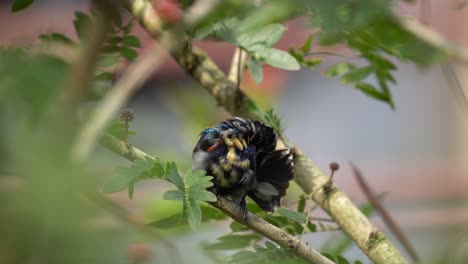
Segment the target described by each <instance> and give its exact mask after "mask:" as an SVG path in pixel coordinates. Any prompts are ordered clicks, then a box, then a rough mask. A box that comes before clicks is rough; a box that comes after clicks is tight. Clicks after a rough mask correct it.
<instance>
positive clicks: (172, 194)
mask: <svg viewBox="0 0 468 264" xmlns="http://www.w3.org/2000/svg"><path fill="white" fill-rule="evenodd" d="M163 198H164V199H165V200H172V201H183V200H184V199H185V193H184V191H182V190H169V191H167V192H165V193H164V194H163Z"/></svg>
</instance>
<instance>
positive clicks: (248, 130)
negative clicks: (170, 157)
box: [192, 117, 294, 217]
mask: <svg viewBox="0 0 468 264" xmlns="http://www.w3.org/2000/svg"><path fill="white" fill-rule="evenodd" d="M276 148H277V135H276V133H275V131H274V129H273V128H272V127H270V126H268V125H266V124H264V123H262V122H260V121H257V120H248V119H243V118H240V117H234V118H231V119H228V120H225V121H223V122H220V123H218V124H217V125H215V126H213V127H210V128H207V129H204V130H203V131H202V132H201V133H200V138H199V140H198V142H197V144H196V145H195V147H194V149H193V153H192V170H193V171H196V170H204V171H205V172H206V175H209V176H212V177H213V180H212V181H213V186H212V187H210V188H209V190H210V191H212V192H213V193H214V194H215V195H216V196H217V197H219V196H223V197H225V198H227V199H229V200H231V201H232V202H234V203H235V204H237V205H238V206H240V208H241V209H242V211H243V212H244V217H246V216H247V205H246V200H245V199H246V197H247V196H249V197H250V198H252V200H253V201H254V202H255V203H256V204H257V205H258V206H259V207H260V208H261V209H263V210H264V211H267V212H273V211H275V209H276V208H278V207H279V206H280V203H281V198H282V197H283V196H285V194H286V190H287V188H288V187H289V181H290V180H292V179H293V177H294V163H293V157H292V154H291V151H290V150H289V149H287V148H284V149H276Z"/></svg>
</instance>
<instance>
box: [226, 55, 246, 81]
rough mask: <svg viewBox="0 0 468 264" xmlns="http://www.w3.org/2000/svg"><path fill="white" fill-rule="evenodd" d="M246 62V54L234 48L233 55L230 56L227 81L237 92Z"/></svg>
mask: <svg viewBox="0 0 468 264" xmlns="http://www.w3.org/2000/svg"><path fill="white" fill-rule="evenodd" d="M246 61H247V53H246V52H243V51H242V49H240V48H236V50H235V52H234V55H232V61H231V67H230V69H229V74H228V79H229V80H230V81H231V82H233V83H235V84H236V85H237V89H238V90H239V87H240V83H241V81H242V72H243V70H244V68H245V63H246Z"/></svg>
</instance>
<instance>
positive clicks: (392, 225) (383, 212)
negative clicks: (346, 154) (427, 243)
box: [350, 162, 419, 262]
mask: <svg viewBox="0 0 468 264" xmlns="http://www.w3.org/2000/svg"><path fill="white" fill-rule="evenodd" d="M350 165H351V168H352V170H353V173H354V176H355V178H356V180H357V181H358V183H359V187H361V190H362V192H363V193H364V194H365V195H366V197H367V200H369V202H370V203H371V204H372V205H373V206H374V208H375V209H376V210H377V212H379V214H380V216H381V217H382V219H383V220H384V222H385V224H387V226H388V227H389V229H390V230H391V231H392V232H393V233H394V234H395V235H396V237H397V238H398V240H400V242H401V244H402V245H403V246H404V247H405V249H406V250H407V251H408V253H409V254H410V255H411V257H412V258H413V260H414V261H415V262H419V257H418V255H417V253H416V251H415V250H414V248H413V247H412V246H411V243H410V242H409V240H408V238H407V237H406V235H405V233H404V232H403V230H402V229H401V228H400V227H399V226H398V224H397V223H396V222H395V220H394V219H393V218H392V216H391V215H390V213H389V212H388V210H387V209H386V208H385V207H384V206H383V204H382V203H381V202H380V200H379V198H378V197H377V195H375V193H374V192H373V191H372V189H371V187H370V186H369V184H368V183H367V182H366V180H365V179H364V177H363V176H362V174H361V171H360V170H359V169H358V168H357V167H356V166H355V165H354V164H353V163H352V162H350Z"/></svg>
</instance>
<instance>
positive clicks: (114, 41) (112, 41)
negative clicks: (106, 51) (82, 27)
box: [107, 36, 122, 45]
mask: <svg viewBox="0 0 468 264" xmlns="http://www.w3.org/2000/svg"><path fill="white" fill-rule="evenodd" d="M120 42H122V37H119V36H114V37H112V38H110V39H109V40H108V41H107V43H109V44H114V45H115V44H119V43H120Z"/></svg>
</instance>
